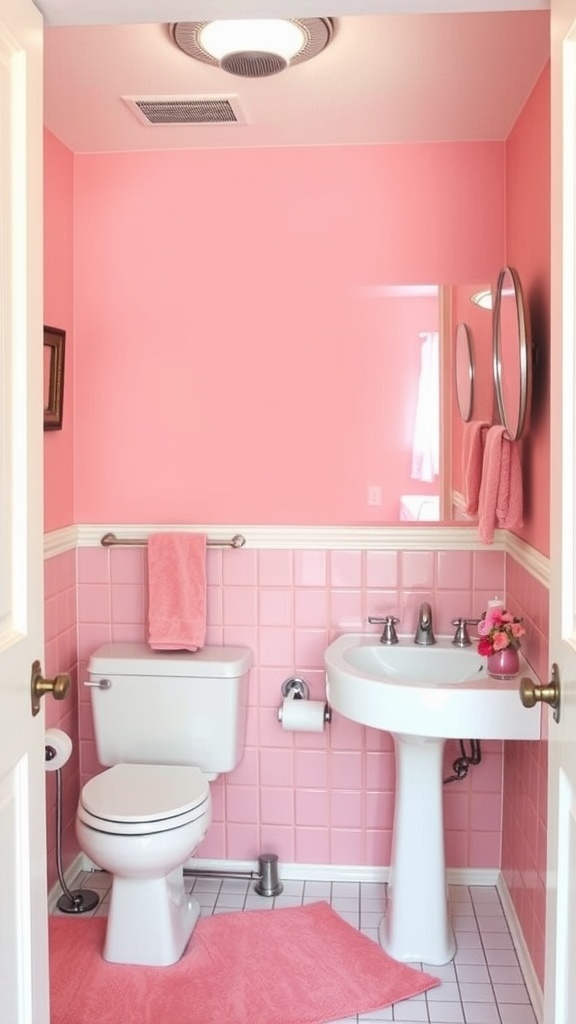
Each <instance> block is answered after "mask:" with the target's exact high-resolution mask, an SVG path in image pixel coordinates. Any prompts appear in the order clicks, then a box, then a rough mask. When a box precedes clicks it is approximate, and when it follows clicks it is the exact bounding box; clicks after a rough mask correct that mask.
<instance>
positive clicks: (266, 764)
mask: <svg viewBox="0 0 576 1024" xmlns="http://www.w3.org/2000/svg"><path fill="white" fill-rule="evenodd" d="M259 764H260V779H261V781H262V784H263V785H264V786H284V787H285V786H293V785H294V755H293V751H292V750H291V749H288V750H286V749H280V750H271V749H266V750H261V751H260V761H259Z"/></svg>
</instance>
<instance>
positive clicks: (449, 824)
mask: <svg viewBox="0 0 576 1024" xmlns="http://www.w3.org/2000/svg"><path fill="white" fill-rule="evenodd" d="M464 786H465V783H462V782H450V783H448V784H447V785H446V786H444V792H443V801H442V803H443V808H444V827H445V828H447V829H454V830H456V831H457V830H466V831H467V830H468V829H469V827H470V795H469V793H468V792H467V790H466V789H464V788H460V789H457V788H456V787H464Z"/></svg>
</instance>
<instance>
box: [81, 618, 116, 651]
mask: <svg viewBox="0 0 576 1024" xmlns="http://www.w3.org/2000/svg"><path fill="white" fill-rule="evenodd" d="M111 639H112V631H111V628H110V625H109V624H108V623H101V624H95V623H92V622H86V623H84V622H83V621H82V620H80V621H79V624H78V657H79V658H81V659H82V660H83V661H88V659H89V658H90V655H91V654H92V652H93V651H95V650H96V648H97V647H100V646H101V644H109V643H110V641H111Z"/></svg>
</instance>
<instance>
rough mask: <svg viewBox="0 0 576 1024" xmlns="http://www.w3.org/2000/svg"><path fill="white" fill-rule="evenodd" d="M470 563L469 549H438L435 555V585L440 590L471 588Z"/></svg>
mask: <svg viewBox="0 0 576 1024" xmlns="http://www.w3.org/2000/svg"><path fill="white" fill-rule="evenodd" d="M472 564H473V557H472V552H471V551H439V552H438V553H437V555H436V586H437V587H438V588H439V589H440V590H465V591H469V590H471V588H472ZM438 596H439V595H437V597H438Z"/></svg>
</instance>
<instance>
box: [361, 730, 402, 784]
mask: <svg viewBox="0 0 576 1024" xmlns="http://www.w3.org/2000/svg"><path fill="white" fill-rule="evenodd" d="M373 734H375V735H376V736H379V735H380V733H379V731H377V730H376V729H366V740H367V742H366V748H365V749H366V753H365V755H364V761H365V773H366V786H367V787H368V789H374V790H375V789H379V790H380V789H381V790H386V791H390V792H393V791H394V786H395V774H396V771H395V761H396V759H395V757H394V751H393V750H392V749H391V750H371V749H370V747H369V744H368V740H369V738H371V737H372V735H373ZM387 735H388V734H387Z"/></svg>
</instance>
